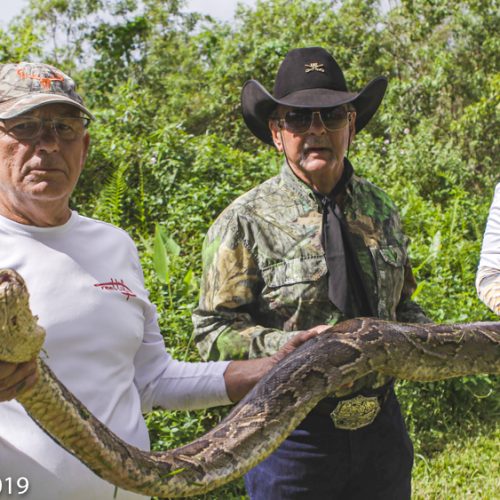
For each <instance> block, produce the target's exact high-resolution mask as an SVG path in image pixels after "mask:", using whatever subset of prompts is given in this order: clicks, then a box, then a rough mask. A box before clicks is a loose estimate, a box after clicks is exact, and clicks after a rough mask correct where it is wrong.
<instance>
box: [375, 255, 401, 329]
mask: <svg viewBox="0 0 500 500" xmlns="http://www.w3.org/2000/svg"><path fill="white" fill-rule="evenodd" d="M370 252H371V254H372V258H373V263H374V269H375V280H376V284H377V292H378V315H379V317H380V318H383V319H389V320H395V319H396V307H397V306H398V304H399V301H400V299H401V292H402V290H403V284H404V273H405V271H404V265H405V262H406V259H407V254H406V251H405V249H404V248H402V247H399V246H397V245H381V246H377V247H370Z"/></svg>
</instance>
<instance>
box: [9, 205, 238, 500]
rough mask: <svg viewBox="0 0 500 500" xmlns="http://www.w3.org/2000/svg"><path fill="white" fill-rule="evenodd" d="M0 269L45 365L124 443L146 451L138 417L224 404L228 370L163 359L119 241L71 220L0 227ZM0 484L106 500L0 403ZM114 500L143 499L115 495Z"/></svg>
mask: <svg viewBox="0 0 500 500" xmlns="http://www.w3.org/2000/svg"><path fill="white" fill-rule="evenodd" d="M0 267H3V268H13V269H15V270H16V271H18V272H19V273H20V274H21V276H22V277H23V278H24V279H25V281H26V283H27V285H28V290H29V291H30V307H31V309H32V311H33V313H34V314H36V315H37V316H38V317H39V323H40V325H41V326H43V327H44V328H45V329H46V332H47V337H46V341H45V344H44V350H45V352H46V362H47V363H48V365H49V366H50V367H51V368H52V370H53V371H54V373H55V374H56V376H57V377H58V378H59V379H60V380H61V381H62V382H63V383H64V384H65V385H66V387H68V389H69V390H70V391H72V392H73V393H74V394H75V395H76V396H77V397H78V398H79V399H80V400H81V401H82V402H83V403H84V404H85V405H86V406H87V408H88V409H89V410H90V411H91V412H92V413H93V414H94V415H95V416H96V417H97V418H98V419H100V420H101V421H102V422H103V423H104V424H105V425H107V426H108V427H109V428H110V429H111V430H112V431H113V432H115V433H116V434H117V435H118V436H120V437H121V438H122V439H124V440H125V441H126V442H128V443H130V444H133V445H134V446H137V447H139V448H142V449H149V438H148V432H147V428H146V425H145V422H144V419H143V417H142V412H143V411H148V410H150V409H151V408H152V407H153V406H162V407H164V408H168V409H174V408H184V409H194V408H202V407H208V406H216V405H223V404H229V403H230V400H229V398H228V396H227V393H226V389H225V384H224V379H223V373H224V371H225V369H226V367H227V362H220V363H219V362H218V363H185V362H178V361H175V360H173V359H172V357H171V356H170V355H169V354H167V353H166V351H165V345H164V341H163V338H162V336H161V333H160V331H159V327H158V323H157V316H156V309H155V307H154V306H153V305H152V304H151V302H150V301H149V299H148V292H147V291H146V289H145V287H144V279H143V274H142V269H141V266H140V263H139V258H138V255H137V250H136V248H135V245H134V244H133V242H132V240H131V239H130V237H129V236H128V235H127V233H125V232H124V231H122V230H120V229H118V228H116V227H114V226H111V225H109V224H106V223H103V222H99V221H95V220H92V219H89V218H86V217H82V216H80V215H78V214H77V213H76V212H73V213H72V215H71V218H70V219H69V221H68V222H67V223H66V224H64V225H62V226H58V227H51V228H39V227H32V226H26V225H22V224H17V223H15V222H13V221H11V220H9V219H6V218H4V217H0ZM7 477H11V478H12V480H11V482H12V484H14V483H15V482H16V481H17V478H19V477H26V478H27V479H28V481H29V482H30V488H29V491H28V493H27V494H24V495H22V498H32V499H36V500H63V499H68V500H69V499H71V500H79V499H81V500H100V499H105V498H110V499H111V498H113V494H114V487H113V486H111V485H109V484H108V483H106V482H104V481H102V480H101V479H99V478H98V477H97V476H95V475H94V474H93V473H91V472H90V471H89V470H88V469H87V468H86V467H84V466H83V465H82V464H80V462H78V461H77V460H76V459H75V458H73V457H72V456H71V455H70V454H68V453H67V452H66V451H64V450H63V449H62V448H60V447H59V446H58V445H57V444H55V443H54V442H53V441H52V440H51V439H50V438H49V437H48V436H47V435H46V434H45V433H44V432H43V431H41V430H40V429H39V428H38V426H37V425H36V424H34V422H33V421H32V420H31V419H30V418H29V416H28V415H27V414H26V412H25V411H24V409H23V408H22V406H21V405H20V404H18V403H17V402H16V401H10V402H6V403H0V480H3V481H4V484H5V479H6V478H7ZM12 489H13V490H14V492H15V488H12ZM5 494H6V492H5V491H4V492H0V499H1V498H3V495H5ZM5 498H7V496H6V497H5ZM9 498H16V495H11V496H9ZM117 498H118V499H136V498H142V497H139V496H137V495H133V494H130V493H128V492H124V491H119V492H118V495H117Z"/></svg>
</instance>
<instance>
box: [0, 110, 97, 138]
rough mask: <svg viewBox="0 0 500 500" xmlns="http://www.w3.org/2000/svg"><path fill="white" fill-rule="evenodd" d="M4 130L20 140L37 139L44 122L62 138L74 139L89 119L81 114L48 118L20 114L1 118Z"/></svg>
mask: <svg viewBox="0 0 500 500" xmlns="http://www.w3.org/2000/svg"><path fill="white" fill-rule="evenodd" d="M2 122H3V127H4V129H5V132H6V133H7V134H9V135H11V136H13V137H14V138H16V139H18V140H20V141H31V140H34V139H39V138H40V137H41V135H42V131H43V129H44V126H45V125H46V124H49V125H50V128H51V129H52V130H53V132H54V134H55V135H56V136H57V137H58V138H59V139H62V140H65V141H74V140H75V139H77V138H79V137H82V136H83V134H84V131H85V129H86V128H87V126H88V124H89V123H90V119H89V118H86V117H83V116H58V117H55V118H52V119H50V120H46V119H44V118H38V117H36V116H20V117H18V118H10V119H8V120H2Z"/></svg>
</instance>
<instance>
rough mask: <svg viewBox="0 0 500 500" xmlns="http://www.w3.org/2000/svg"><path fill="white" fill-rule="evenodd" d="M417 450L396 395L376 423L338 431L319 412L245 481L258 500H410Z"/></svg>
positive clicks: (393, 395) (250, 492)
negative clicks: (414, 450)
mask: <svg viewBox="0 0 500 500" xmlns="http://www.w3.org/2000/svg"><path fill="white" fill-rule="evenodd" d="M412 466H413V446H412V444H411V441H410V438H409V436H408V433H407V431H406V428H405V425H404V422H403V418H402V416H401V411H400V408H399V403H398V401H397V399H396V396H395V394H394V391H393V390H392V389H391V390H390V393H389V395H388V396H387V400H386V401H385V403H384V405H383V406H382V409H381V411H380V413H379V414H378V415H377V417H376V419H375V420H374V422H373V423H372V424H370V425H368V426H366V427H363V428H361V429H358V430H356V431H348V430H341V429H336V428H335V426H334V425H333V422H332V420H331V418H330V417H329V416H328V415H323V414H319V413H318V412H316V411H315V410H313V411H312V412H311V413H310V414H309V415H308V416H307V417H306V418H305V420H304V421H303V422H302V423H301V424H300V425H299V426H298V428H297V429H296V430H295V431H294V432H293V433H292V434H291V435H290V436H289V438H288V439H286V440H285V441H284V442H283V444H282V445H281V446H280V447H279V448H278V449H277V450H276V451H275V452H274V453H273V454H272V455H270V456H269V457H268V458H267V459H266V460H264V461H263V462H261V463H260V464H259V465H257V466H256V467H255V468H253V469H252V470H251V471H249V472H248V473H247V474H246V476H245V486H246V489H247V492H248V494H249V496H250V498H251V499H252V500H333V499H336V500H407V499H410V496H411V469H412Z"/></svg>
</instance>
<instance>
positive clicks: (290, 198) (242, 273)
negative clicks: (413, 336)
mask: <svg viewBox="0 0 500 500" xmlns="http://www.w3.org/2000/svg"><path fill="white" fill-rule="evenodd" d="M337 201H338V204H339V206H340V208H341V209H342V211H343V214H344V217H345V220H346V224H347V231H348V234H349V237H350V240H351V248H353V249H354V251H355V253H356V257H357V260H358V262H359V265H360V266H359V267H360V268H361V279H362V280H363V284H364V286H365V289H366V291H367V295H368V300H369V301H370V306H371V310H372V311H377V314H378V317H380V318H383V319H388V320H398V321H408V322H425V321H428V319H427V318H426V316H425V314H424V313H423V311H422V310H421V309H420V308H419V306H417V304H415V303H414V302H412V301H411V300H410V297H411V294H412V293H413V291H414V290H415V280H414V278H413V275H412V271H411V267H410V264H409V262H408V255H407V243H408V239H407V237H406V236H405V235H404V234H403V231H402V228H401V221H400V218H399V216H398V213H397V210H396V207H395V206H394V204H393V202H392V201H391V200H390V198H389V197H388V196H387V195H386V194H385V193H384V192H383V191H381V190H380V189H379V188H377V187H375V186H374V185H373V184H371V183H369V182H368V181H366V180H365V179H363V178H360V177H358V176H356V175H353V176H352V177H351V179H350V181H349V182H348V184H347V186H346V190H345V193H343V194H342V196H341V199H340V200H337ZM321 231H322V207H321V203H320V200H319V199H318V198H317V197H316V195H315V194H314V192H313V191H312V190H311V188H310V187H309V186H308V185H306V184H305V183H303V182H302V181H300V180H299V179H298V178H297V177H296V176H295V174H294V173H293V172H292V171H291V170H290V168H289V167H288V166H287V165H284V167H283V169H282V171H281V173H280V174H279V175H277V176H276V177H273V178H271V179H269V180H268V181H266V182H264V183H263V184H261V185H259V186H257V187H256V188H254V189H252V190H251V191H249V192H247V193H245V194H244V195H243V196H241V197H240V198H238V199H237V200H235V201H234V202H233V203H232V204H231V205H230V206H229V207H227V208H226V209H225V210H224V211H223V212H222V214H221V215H220V216H219V217H218V219H217V220H216V221H215V223H214V224H213V226H212V227H211V228H210V230H209V232H208V234H207V236H206V239H205V243H204V246H203V278H202V285H201V296H200V302H199V306H198V308H197V309H196V310H195V312H194V314H193V323H194V327H195V340H196V342H197V344H198V348H199V351H200V353H201V355H202V356H203V358H204V359H242V358H247V357H250V358H254V357H260V356H265V355H270V354H272V353H274V352H275V351H276V350H277V349H279V348H280V347H281V346H282V345H283V344H284V343H285V342H286V341H287V340H288V339H290V338H291V337H292V336H293V335H295V334H296V333H297V331H299V330H306V329H309V328H311V327H313V326H316V325H320V324H335V323H337V322H338V321H341V320H344V319H347V318H345V317H343V316H342V313H341V312H340V311H339V310H338V309H337V308H336V307H335V306H334V305H333V304H332V303H331V302H330V300H329V299H328V293H327V292H328V271H327V266H326V261H325V255H324V250H323V247H322V244H321Z"/></svg>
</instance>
